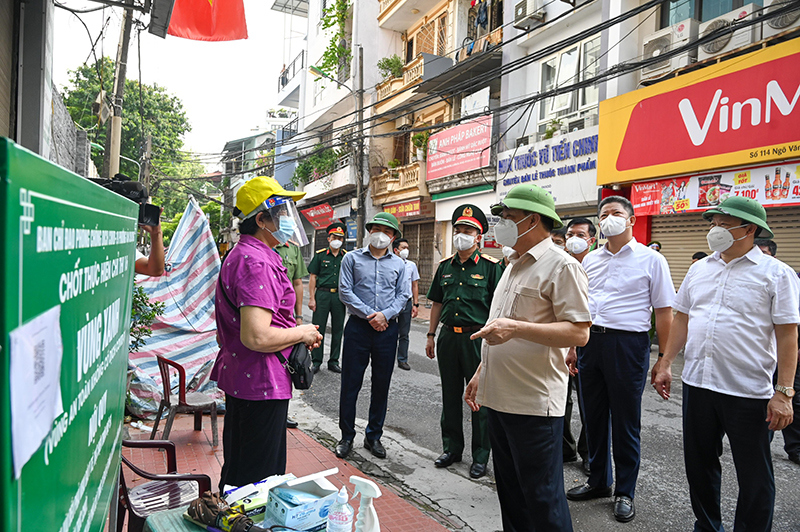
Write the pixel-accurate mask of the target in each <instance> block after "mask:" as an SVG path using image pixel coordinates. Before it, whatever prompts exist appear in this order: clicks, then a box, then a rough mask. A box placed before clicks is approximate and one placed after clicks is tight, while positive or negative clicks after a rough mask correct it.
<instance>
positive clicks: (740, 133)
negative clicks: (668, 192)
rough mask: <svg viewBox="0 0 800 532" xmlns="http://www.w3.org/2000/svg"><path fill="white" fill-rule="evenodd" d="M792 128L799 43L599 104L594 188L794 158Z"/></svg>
mask: <svg viewBox="0 0 800 532" xmlns="http://www.w3.org/2000/svg"><path fill="white" fill-rule="evenodd" d="M798 124H800V40H799V39H793V40H791V41H788V42H785V43H782V44H779V45H776V46H771V47H769V48H763V49H761V50H758V51H755V52H752V53H750V54H747V55H744V56H742V57H740V58H736V60H731V61H725V62H722V63H720V64H717V65H714V66H710V67H706V68H703V69H700V70H697V71H695V72H691V73H688V74H685V75H682V76H679V77H677V78H674V79H671V80H667V81H664V82H662V83H658V84H656V85H653V86H651V87H647V88H644V89H640V90H636V91H632V92H629V93H627V94H623V95H622V96H618V97H616V98H612V99H609V100H606V101H603V102H601V103H600V134H601V135H602V137H603V145H602V147H601V150H600V154H599V173H598V181H597V183H598V185H608V184H613V183H623V182H630V181H641V180H642V179H652V178H658V177H666V176H670V175H686V174H692V173H696V172H707V171H709V169H713V168H731V167H735V166H744V165H752V164H759V163H767V162H774V161H780V160H785V159H789V158H791V157H797V156H800V127H799V126H798ZM776 164H777V163H776Z"/></svg>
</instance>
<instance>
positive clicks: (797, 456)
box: [789, 452, 800, 465]
mask: <svg viewBox="0 0 800 532" xmlns="http://www.w3.org/2000/svg"><path fill="white" fill-rule="evenodd" d="M789 460H791V461H792V462H794V463H795V464H797V465H800V452H796V453H789Z"/></svg>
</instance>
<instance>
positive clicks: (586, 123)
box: [583, 113, 600, 128]
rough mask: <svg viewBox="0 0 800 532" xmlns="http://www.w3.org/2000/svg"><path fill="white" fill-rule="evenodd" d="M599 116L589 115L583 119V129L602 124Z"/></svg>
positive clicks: (595, 114)
mask: <svg viewBox="0 0 800 532" xmlns="http://www.w3.org/2000/svg"><path fill="white" fill-rule="evenodd" d="M599 118H600V117H599V116H598V114H597V113H589V114H588V115H586V116H584V117H583V127H585V128H586V127H592V126H596V125H597V124H599V123H600V120H599Z"/></svg>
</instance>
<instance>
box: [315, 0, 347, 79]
mask: <svg viewBox="0 0 800 532" xmlns="http://www.w3.org/2000/svg"><path fill="white" fill-rule="evenodd" d="M349 9H350V0H334V1H333V2H332V4H331V5H330V6H329V7H327V8H325V11H324V12H323V15H322V20H321V22H322V29H323V30H328V29H331V28H333V34H332V35H331V40H330V41H329V42H328V47H327V48H326V49H325V51H324V52H323V53H322V60H321V61H320V63H319V64H318V65H317V68H319V69H320V70H322V71H323V72H325V73H326V74H328V75H329V76H331V77H336V76H337V74H338V71H339V68H341V67H342V65H346V64H349V63H350V59H351V58H352V55H353V54H352V52H351V51H350V48H348V47H347V40H346V36H345V25H346V24H347V16H348V10H349ZM342 44H344V45H345V46H342ZM317 81H320V80H317Z"/></svg>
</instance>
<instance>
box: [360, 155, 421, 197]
mask: <svg viewBox="0 0 800 532" xmlns="http://www.w3.org/2000/svg"><path fill="white" fill-rule="evenodd" d="M420 179H421V169H420V163H419V162H413V163H411V164H408V165H406V166H401V167H399V168H393V169H390V170H387V171H385V172H383V173H382V174H380V175H377V176H375V177H374V178H373V180H372V194H373V196H385V195H387V194H389V193H392V192H403V191H406V190H417V189H419V185H420Z"/></svg>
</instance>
